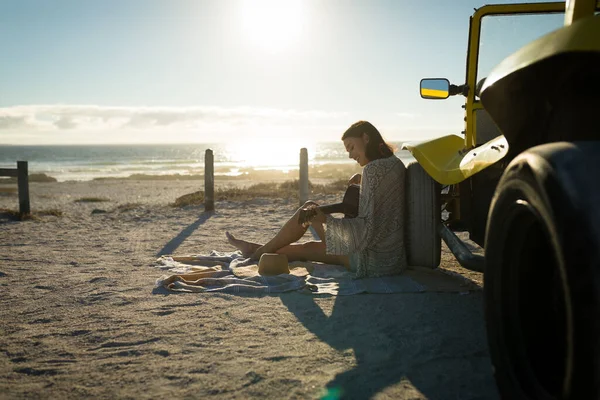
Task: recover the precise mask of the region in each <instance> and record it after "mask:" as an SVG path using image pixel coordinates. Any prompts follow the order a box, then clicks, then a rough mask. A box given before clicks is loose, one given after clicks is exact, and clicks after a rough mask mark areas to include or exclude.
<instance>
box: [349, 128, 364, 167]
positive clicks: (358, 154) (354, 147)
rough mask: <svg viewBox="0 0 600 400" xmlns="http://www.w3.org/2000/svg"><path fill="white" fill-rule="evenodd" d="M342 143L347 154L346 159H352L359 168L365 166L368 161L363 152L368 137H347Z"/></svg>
mask: <svg viewBox="0 0 600 400" xmlns="http://www.w3.org/2000/svg"><path fill="white" fill-rule="evenodd" d="M343 142H344V147H346V151H347V152H348V157H350V158H352V159H354V160H355V161H356V162H357V163H358V165H360V166H361V167H364V166H365V165H367V163H368V162H369V160H368V159H367V156H366V154H365V151H366V148H367V143H369V136H367V135H366V134H365V133H363V134H362V135H361V136H360V137H349V138H346V139H344V140H343Z"/></svg>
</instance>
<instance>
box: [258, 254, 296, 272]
mask: <svg viewBox="0 0 600 400" xmlns="http://www.w3.org/2000/svg"><path fill="white" fill-rule="evenodd" d="M258 273H259V274H260V275H279V274H289V273H290V267H289V266H288V258H287V256H286V255H285V254H277V253H264V254H263V255H261V256H260V260H258Z"/></svg>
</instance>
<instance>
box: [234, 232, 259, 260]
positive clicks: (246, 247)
mask: <svg viewBox="0 0 600 400" xmlns="http://www.w3.org/2000/svg"><path fill="white" fill-rule="evenodd" d="M225 236H227V241H229V244H231V245H232V246H233V247H235V248H236V249H238V250H239V251H241V252H242V256H243V257H250V256H251V255H252V254H254V252H255V251H256V250H257V249H258V248H259V247H261V246H262V244H258V243H252V242H247V241H245V240H242V239H237V238H236V237H235V236H233V235H232V234H231V233H229V232H225Z"/></svg>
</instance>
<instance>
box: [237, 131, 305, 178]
mask: <svg viewBox="0 0 600 400" xmlns="http://www.w3.org/2000/svg"><path fill="white" fill-rule="evenodd" d="M302 147H305V148H307V151H308V156H309V159H310V158H311V157H314V150H315V147H316V145H315V144H313V143H301V142H300V141H293V140H273V139H265V140H252V141H245V142H238V143H236V144H232V145H230V146H228V150H229V152H230V154H231V159H232V160H236V161H237V162H239V166H240V167H242V168H256V169H278V170H282V171H288V170H291V169H297V168H298V166H299V165H300V149H301V148H302Z"/></svg>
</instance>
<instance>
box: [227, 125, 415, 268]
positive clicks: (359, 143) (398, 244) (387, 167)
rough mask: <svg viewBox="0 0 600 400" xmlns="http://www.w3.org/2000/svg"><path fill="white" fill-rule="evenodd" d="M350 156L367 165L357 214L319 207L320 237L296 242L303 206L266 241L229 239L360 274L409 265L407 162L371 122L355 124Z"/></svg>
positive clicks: (253, 252)
mask: <svg viewBox="0 0 600 400" xmlns="http://www.w3.org/2000/svg"><path fill="white" fill-rule="evenodd" d="M342 141H343V142H344V147H345V148H346V151H347V152H348V155H349V157H350V158H352V159H354V160H355V161H356V162H357V163H358V164H359V165H360V166H361V167H364V169H363V174H362V177H361V175H359V174H356V175H355V176H353V177H352V178H351V179H350V181H349V184H350V183H360V201H359V212H358V216H357V217H356V218H344V219H342V218H335V217H333V216H331V215H325V214H324V213H323V212H321V211H320V210H318V209H317V212H316V215H314V217H312V219H311V221H310V223H311V224H312V226H313V228H314V229H315V231H316V232H317V234H318V236H319V238H320V239H321V240H320V241H311V242H306V243H294V242H296V241H297V240H299V239H300V238H301V237H302V236H303V235H304V233H305V232H306V229H307V226H305V225H301V224H299V222H298V217H299V214H300V212H301V210H302V208H305V207H310V206H314V205H316V203H314V202H311V201H309V202H307V203H306V204H305V205H304V206H302V207H301V208H300V209H298V211H296V213H295V214H294V216H293V217H292V218H290V220H289V221H287V223H286V224H285V225H284V226H283V227H282V228H281V230H280V231H279V232H278V233H277V234H276V235H275V237H274V238H273V239H271V240H270V241H269V242H267V243H265V244H262V245H261V244H258V243H252V242H247V241H245V240H240V239H236V238H235V237H234V236H233V235H231V234H230V233H229V232H227V233H226V235H227V239H228V240H229V243H231V244H232V245H233V246H235V247H236V248H237V249H239V250H241V251H242V254H243V255H244V256H246V257H252V258H254V259H259V258H260V256H261V255H262V254H263V253H280V254H286V255H287V256H288V259H289V260H291V261H294V260H310V261H319V262H324V263H328V264H340V265H344V266H345V267H346V268H349V269H350V270H351V271H353V272H356V277H357V278H363V277H373V276H384V275H392V274H397V273H399V272H401V271H402V270H403V269H404V268H405V267H406V252H405V248H404V231H403V230H404V174H405V168H404V164H402V162H401V161H400V160H399V159H398V158H397V157H395V156H394V152H393V150H392V147H391V146H390V145H388V144H387V143H386V142H385V141H384V140H383V138H382V137H381V134H380V133H379V131H378V130H377V129H376V128H375V127H374V126H373V125H372V124H371V123H369V122H367V121H358V122H356V123H354V124H353V125H352V126H350V128H348V130H346V132H345V133H344V134H343V136H342Z"/></svg>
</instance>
